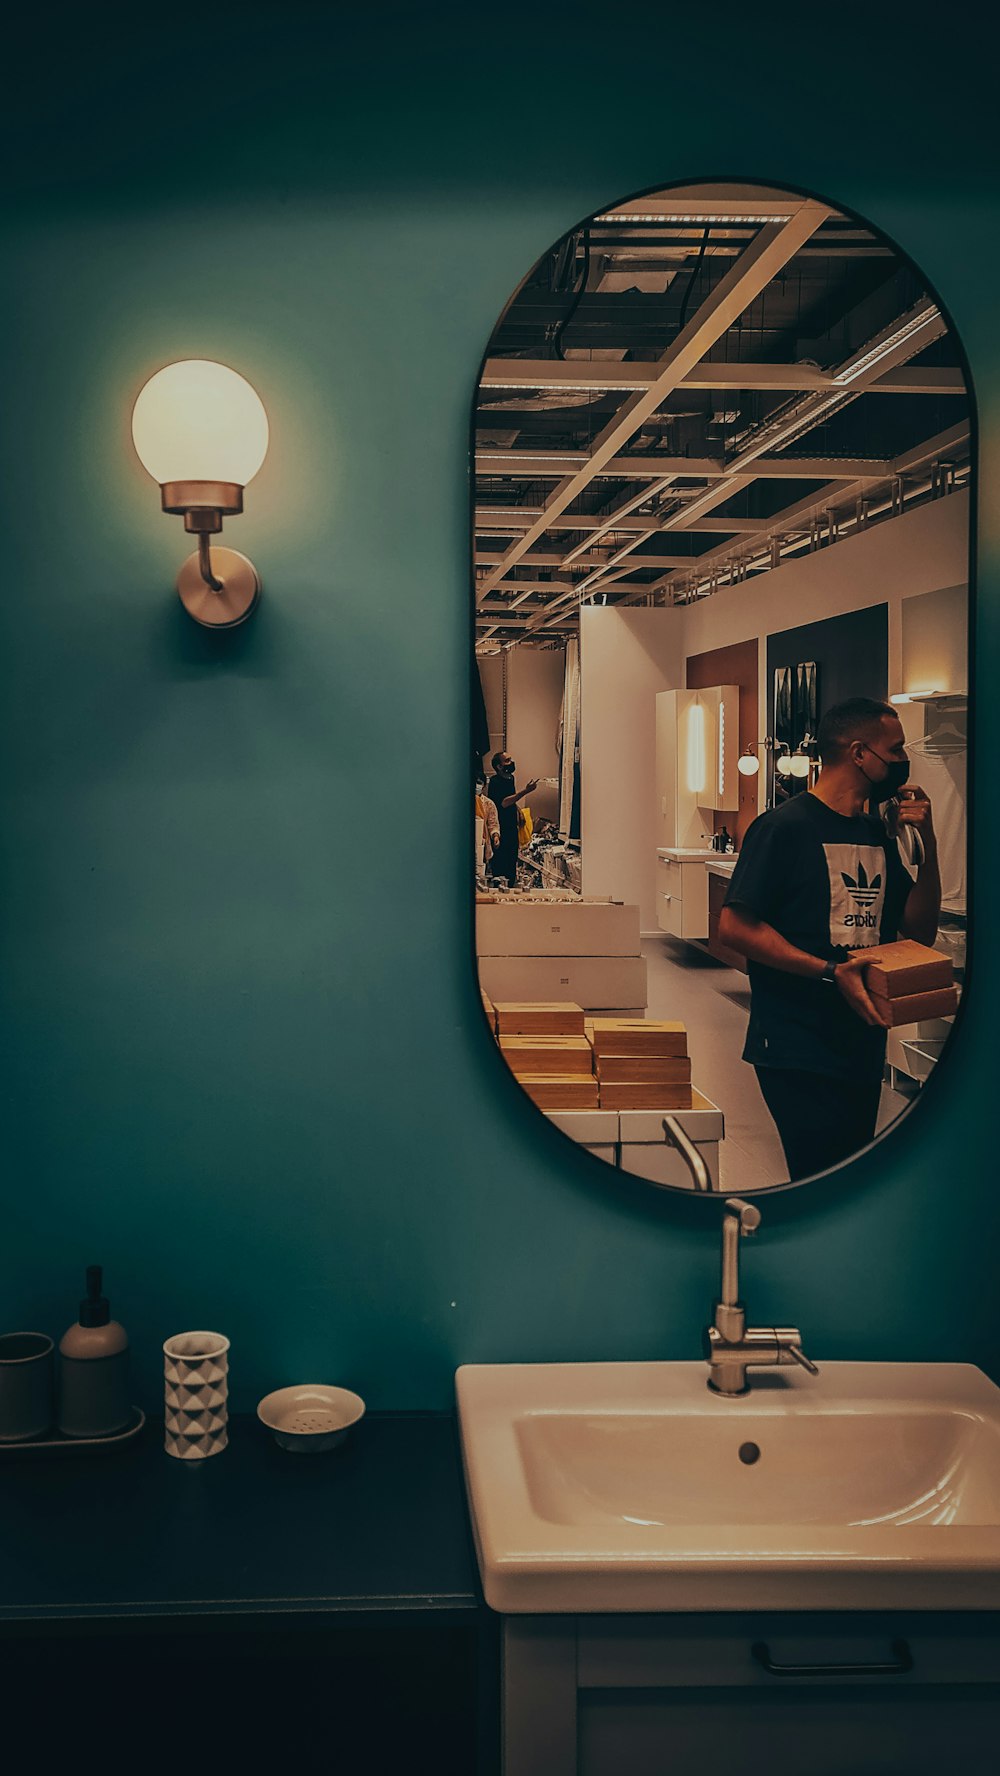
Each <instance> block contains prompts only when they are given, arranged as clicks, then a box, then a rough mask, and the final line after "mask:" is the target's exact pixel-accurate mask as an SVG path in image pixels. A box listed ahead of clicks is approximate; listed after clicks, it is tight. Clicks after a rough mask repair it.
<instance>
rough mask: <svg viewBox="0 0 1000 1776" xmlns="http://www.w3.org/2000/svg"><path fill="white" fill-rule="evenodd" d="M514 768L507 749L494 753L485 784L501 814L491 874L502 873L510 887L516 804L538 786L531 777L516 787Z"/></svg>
mask: <svg viewBox="0 0 1000 1776" xmlns="http://www.w3.org/2000/svg"><path fill="white" fill-rule="evenodd" d="M515 770H516V766H515V764H514V760H513V759H512V758H511V756H510V753H509V752H495V753H494V754H493V776H492V777H491V778H490V781H489V784H488V786H487V794H488V796H489V798H490V801H491V802H495V803H496V807H497V811H498V813H499V816H500V843H499V845H498V846H497V849H496V850H495V851H494V853H493V863H492V865H491V874H492V875H494V876H505V877H506V879H507V881H508V883H509V884H510V886H511V887H512V888H516V887H517V804H518V802H519V801H520V800H521V798H522V796H526V795H530V794H531V792H532V790H533V789H537V787H538V785H537V782H536V780H535V778H534V777H533V778H532V779H531V781H530V783H526V784H525V785H524V788H523V789H518V788H517V787H516V785H515V782H514V772H515Z"/></svg>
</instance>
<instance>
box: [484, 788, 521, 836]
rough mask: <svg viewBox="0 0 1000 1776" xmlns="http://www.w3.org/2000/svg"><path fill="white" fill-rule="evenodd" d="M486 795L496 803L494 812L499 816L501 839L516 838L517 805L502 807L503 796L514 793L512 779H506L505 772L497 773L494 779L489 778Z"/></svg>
mask: <svg viewBox="0 0 1000 1776" xmlns="http://www.w3.org/2000/svg"><path fill="white" fill-rule="evenodd" d="M486 793H487V795H488V796H489V798H490V801H491V802H495V803H496V810H497V813H498V814H499V816H500V837H501V839H508V838H516V837H517V803H516V802H511V805H510V807H509V808H505V807H504V805H503V800H504V796H512V795H513V794H514V793H515V784H514V779H513V777H508V776H507V775H506V773H505V772H503V771H498V772H497V774H496V776H495V777H491V778H490V781H489V785H488V787H487V790H486Z"/></svg>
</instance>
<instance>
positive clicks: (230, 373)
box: [132, 358, 268, 629]
mask: <svg viewBox="0 0 1000 1776" xmlns="http://www.w3.org/2000/svg"><path fill="white" fill-rule="evenodd" d="M267 437H268V433H267V414H266V413H265V411H264V404H263V402H262V401H261V398H260V396H259V395H258V393H257V391H256V389H253V388H251V387H250V384H249V383H248V382H247V381H246V380H245V378H244V377H242V376H239V375H238V374H237V372H236V371H235V370H230V369H228V368H227V366H226V365H225V364H216V363H214V362H212V361H211V360H209V359H207V358H187V359H185V360H184V361H183V362H181V363H177V364H167V365H166V366H165V367H164V369H162V370H158V371H157V372H156V375H155V376H151V377H150V379H149V381H148V382H147V383H146V385H145V387H144V388H143V389H142V390H141V391H140V393H139V398H138V400H137V401H136V403H135V406H134V407H133V409H132V441H133V443H134V444H135V449H136V454H137V456H138V458H139V461H140V462H141V463H142V466H143V468H144V469H146V471H147V472H148V473H149V474H150V475H152V477H153V480H154V481H156V482H157V483H158V484H159V488H160V497H161V500H162V504H163V510H164V511H165V512H173V513H176V514H178V515H179V516H183V519H184V529H185V530H186V531H189V532H190V533H191V534H192V535H194V536H197V538H198V549H197V553H196V554H194V555H189V556H188V559H187V560H186V561H185V563H184V565H183V567H182V568H181V571H180V573H179V574H178V576H177V591H178V593H179V594H180V600H181V603H182V604H183V606H184V609H185V610H186V611H187V613H188V615H189V616H191V617H193V618H194V620H195V622H196V623H202V624H203V625H204V626H205V627H206V628H209V629H233V628H235V627H236V625H237V623H243V622H245V621H246V619H247V617H249V616H250V614H251V613H252V611H253V610H254V609H255V608H256V605H257V600H258V599H259V597H260V591H261V584H260V578H259V576H258V573H257V570H256V568H255V567H254V565H253V562H252V561H248V560H247V558H246V556H245V555H240V554H238V553H237V551H236V550H235V549H223V548H216V549H214V550H213V551H211V552H210V550H209V541H208V539H209V537H210V536H213V535H215V534H216V533H217V532H218V531H220V530H221V529H222V520H223V518H224V517H231V516H233V515H234V514H235V513H238V512H242V510H243V489H244V487H245V486H246V485H247V483H248V481H251V480H252V479H253V477H254V475H256V473H257V470H258V469H259V468H260V465H261V463H262V462H263V461H264V457H265V456H266V454H267Z"/></svg>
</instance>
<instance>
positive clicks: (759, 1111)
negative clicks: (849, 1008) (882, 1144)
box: [642, 937, 907, 1194]
mask: <svg viewBox="0 0 1000 1776" xmlns="http://www.w3.org/2000/svg"><path fill="white" fill-rule="evenodd" d="M642 948H643V954H644V955H645V957H646V963H647V971H648V991H649V1005H648V1007H647V1011H646V1015H647V1017H652V1018H680V1019H681V1020H682V1021H683V1022H684V1023H685V1024H686V1025H687V1028H688V1046H689V1049H690V1053H691V1059H692V1072H693V1079H694V1084H695V1086H696V1087H697V1089H698V1090H699V1091H700V1092H703V1093H704V1094H705V1096H706V1097H707V1098H711V1100H712V1102H713V1104H718V1106H719V1108H720V1110H722V1112H723V1114H724V1115H725V1119H726V1137H725V1140H724V1141H723V1143H722V1148H721V1151H720V1155H719V1163H720V1181H721V1186H722V1189H723V1190H724V1191H726V1192H727V1193H734V1192H735V1193H736V1194H741V1193H742V1192H743V1191H744V1190H760V1189H762V1188H763V1187H765V1186H766V1185H769V1184H779V1183H783V1182H784V1181H785V1180H786V1179H787V1177H788V1168H787V1166H786V1165H785V1159H784V1154H783V1153H782V1151H781V1143H780V1141H779V1140H778V1135H777V1131H776V1129H775V1127H774V1124H773V1122H772V1121H771V1118H770V1116H769V1115H768V1113H767V1109H766V1108H765V1105H764V1100H763V1098H762V1097H761V1095H760V1089H759V1087H758V1085H757V1077H756V1074H755V1073H754V1070H753V1068H752V1067H750V1066H748V1065H747V1063H746V1062H745V1061H742V1060H741V1059H740V1055H741V1053H742V1050H743V1039H744V1036H745V1034H746V1026H747V1016H748V1014H749V1009H750V989H749V986H748V984H747V978H746V975H745V974H740V973H739V972H738V970H736V969H735V968H723V967H722V966H721V965H720V964H719V963H718V962H715V961H713V959H712V957H711V956H708V955H706V954H705V952H704V951H702V950H698V949H696V948H694V946H693V945H691V944H684V943H677V942H675V941H674V940H673V939H672V938H669V937H662V938H660V937H648V938H644V939H643V945H642ZM906 1104H907V1100H906V1099H905V1098H903V1097H900V1096H899V1095H898V1094H897V1093H896V1092H893V1091H890V1090H889V1088H888V1086H884V1087H883V1090H882V1108H881V1111H880V1114H879V1129H880V1131H881V1130H882V1129H883V1128H885V1127H887V1126H888V1124H889V1123H890V1122H892V1121H894V1120H895V1118H896V1117H897V1116H898V1115H899V1114H900V1112H901V1111H902V1110H903V1109H905V1108H906Z"/></svg>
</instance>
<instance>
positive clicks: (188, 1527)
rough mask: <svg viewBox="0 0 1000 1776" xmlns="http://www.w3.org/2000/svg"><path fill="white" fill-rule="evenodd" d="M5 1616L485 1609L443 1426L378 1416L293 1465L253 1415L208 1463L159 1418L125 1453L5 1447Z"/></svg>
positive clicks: (457, 1463)
mask: <svg viewBox="0 0 1000 1776" xmlns="http://www.w3.org/2000/svg"><path fill="white" fill-rule="evenodd" d="M0 1519H2V1522H3V1525H4V1534H3V1537H2V1538H0V1622H4V1621H6V1622H8V1623H13V1622H18V1621H20V1622H29V1621H36V1622H37V1621H54V1620H61V1621H68V1620H74V1619H76V1620H95V1619H102V1618H103V1619H111V1618H116V1617H117V1618H122V1617H133V1618H135V1617H155V1618H161V1619H162V1618H167V1617H171V1616H185V1615H195V1614H197V1615H199V1616H204V1615H220V1616H254V1617H257V1616H268V1615H274V1614H290V1613H293V1614H302V1613H312V1614H317V1615H320V1616H324V1617H335V1618H336V1619H337V1620H338V1621H345V1620H346V1619H347V1618H349V1617H351V1616H354V1617H362V1616H363V1617H366V1618H372V1617H374V1618H376V1619H379V1618H381V1619H382V1620H383V1621H384V1620H387V1619H388V1618H389V1617H394V1618H395V1619H397V1620H398V1619H399V1617H400V1612H406V1613H407V1614H408V1615H409V1616H410V1617H411V1618H412V1617H413V1616H414V1615H421V1614H423V1615H425V1616H428V1617H431V1616H432V1617H433V1618H434V1619H435V1620H437V1621H439V1622H444V1621H447V1620H449V1619H450V1620H452V1621H458V1620H461V1619H466V1620H469V1621H470V1625H471V1621H472V1619H473V1618H474V1617H475V1614H476V1612H478V1611H479V1610H480V1609H482V1608H483V1604H482V1594H481V1591H480V1587H479V1576H478V1572H477V1570H476V1559H475V1552H474V1549H473V1546H472V1539H471V1534H470V1530H469V1522H468V1514H467V1510H466V1503H465V1491H464V1486H463V1483H462V1467H461V1458H460V1454H459V1448H458V1436H457V1431H456V1426H455V1422H454V1420H453V1418H451V1417H450V1416H449V1415H447V1414H432V1413H399V1414H395V1413H385V1414H372V1415H370V1416H369V1417H367V1418H366V1419H364V1420H363V1421H362V1423H361V1424H360V1425H359V1426H358V1427H357V1428H356V1429H355V1430H354V1431H353V1432H352V1433H351V1436H350V1437H349V1439H348V1440H347V1442H346V1443H345V1444H344V1445H343V1446H342V1447H341V1448H339V1449H336V1450H333V1451H330V1452H329V1453H328V1454H326V1455H319V1456H302V1455H289V1454H288V1453H287V1452H286V1451H285V1450H282V1449H279V1448H278V1446H277V1444H276V1443H275V1442H274V1440H273V1438H272V1437H271V1436H270V1434H269V1433H268V1432H266V1431H265V1430H264V1429H263V1427H262V1426H261V1425H260V1424H259V1423H258V1422H257V1420H256V1418H254V1417H252V1416H250V1415H246V1416H243V1415H236V1416H235V1417H232V1418H231V1419H230V1421H229V1447H228V1449H226V1450H224V1451H222V1453H221V1454H219V1455H216V1456H212V1457H210V1458H209V1459H208V1460H207V1461H204V1462H197V1463H193V1462H184V1461H178V1460H176V1459H175V1458H174V1457H172V1456H168V1455H167V1454H166V1453H165V1451H164V1448H163V1426H162V1423H160V1422H157V1421H156V1420H151V1421H150V1422H149V1423H147V1425H146V1427H145V1429H144V1431H143V1432H142V1434H141V1436H140V1438H139V1439H137V1441H136V1442H135V1443H134V1444H132V1445H129V1446H128V1447H126V1448H122V1449H120V1450H117V1451H114V1452H112V1451H101V1452H99V1453H98V1454H96V1455H82V1454H72V1455H60V1456H59V1457H58V1458H48V1459H46V1458H45V1457H42V1456H37V1457H32V1458H28V1457H26V1456H24V1455H17V1454H15V1455H11V1454H10V1453H7V1454H4V1453H3V1452H2V1451H0Z"/></svg>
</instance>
